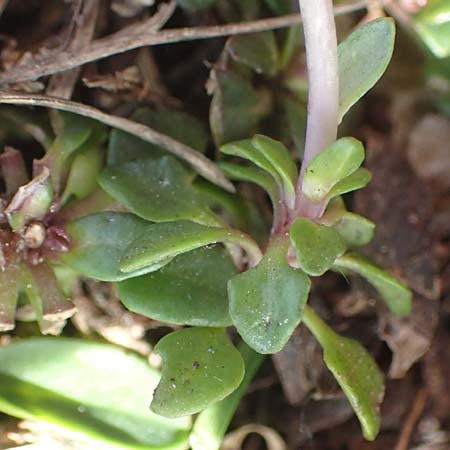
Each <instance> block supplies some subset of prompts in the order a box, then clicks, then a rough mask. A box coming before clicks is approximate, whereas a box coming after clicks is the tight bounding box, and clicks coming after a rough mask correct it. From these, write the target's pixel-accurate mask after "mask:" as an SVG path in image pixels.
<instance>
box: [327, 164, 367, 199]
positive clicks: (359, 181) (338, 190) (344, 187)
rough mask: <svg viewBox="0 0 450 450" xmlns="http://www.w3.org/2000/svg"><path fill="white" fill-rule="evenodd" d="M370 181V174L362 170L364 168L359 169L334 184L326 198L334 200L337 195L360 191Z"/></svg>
mask: <svg viewBox="0 0 450 450" xmlns="http://www.w3.org/2000/svg"><path fill="white" fill-rule="evenodd" d="M371 179H372V175H371V173H370V172H369V171H368V170H367V169H364V167H360V168H359V169H357V170H356V171H355V172H353V173H352V174H351V175H349V176H348V177H345V178H344V179H343V180H341V181H339V183H337V184H335V185H334V187H333V188H332V189H331V191H330V192H329V194H328V198H334V197H337V196H338V195H343V194H347V193H348V192H352V191H356V190H358V189H361V188H363V187H365V186H367V185H368V184H369V182H370V180H371Z"/></svg>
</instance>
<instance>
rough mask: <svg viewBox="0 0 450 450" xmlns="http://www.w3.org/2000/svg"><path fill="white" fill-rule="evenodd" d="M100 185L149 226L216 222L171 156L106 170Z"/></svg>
mask: <svg viewBox="0 0 450 450" xmlns="http://www.w3.org/2000/svg"><path fill="white" fill-rule="evenodd" d="M99 183H100V186H101V187H102V188H103V189H104V190H105V191H106V192H107V193H108V194H109V195H111V196H112V197H114V198H115V199H116V200H117V201H119V202H120V203H121V204H122V205H124V206H126V207H127V208H128V209H129V210H130V211H131V212H133V213H135V214H137V215H138V216H139V217H142V218H143V219H146V220H150V221H152V222H168V221H173V220H183V219H185V220H193V221H194V222H199V223H209V222H212V223H215V222H216V221H217V219H215V217H214V215H213V213H212V212H211V210H210V209H209V208H208V204H207V203H206V202H205V201H204V199H203V197H202V196H201V195H200V194H199V193H198V192H197V191H196V190H195V188H194V187H193V186H192V180H191V175H190V173H189V172H188V171H187V170H186V169H185V168H184V167H183V166H182V165H181V164H180V163H179V162H178V161H177V160H176V159H175V158H173V157H171V156H164V157H162V158H158V159H139V160H136V161H130V162H127V163H125V164H122V165H118V166H113V167H109V168H107V169H106V170H105V171H103V173H102V174H101V176H100V178H99Z"/></svg>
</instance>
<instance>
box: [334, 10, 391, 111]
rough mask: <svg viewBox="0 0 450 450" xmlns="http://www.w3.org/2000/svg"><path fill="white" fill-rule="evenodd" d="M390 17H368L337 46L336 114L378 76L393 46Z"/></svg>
mask: <svg viewBox="0 0 450 450" xmlns="http://www.w3.org/2000/svg"><path fill="white" fill-rule="evenodd" d="M394 40H395V23H394V20H393V19H392V18H386V17H382V18H379V19H375V20H371V21H370V22H368V23H366V24H365V25H363V26H361V27H359V28H357V29H356V30H355V31H354V32H353V33H352V34H350V36H348V37H347V38H346V39H345V40H344V41H343V42H341V43H340V44H339V46H338V59H339V116H340V119H342V117H343V116H344V115H345V113H346V112H347V111H348V110H349V109H350V108H351V107H352V106H353V105H354V104H355V103H356V102H357V101H358V100H359V99H360V98H361V97H362V96H363V95H364V94H365V93H366V92H367V91H368V90H369V89H371V88H372V87H373V86H374V84H375V83H376V82H377V81H378V80H379V79H380V78H381V76H382V75H383V73H384V71H385V70H386V68H387V66H388V64H389V61H390V60H391V57H392V52H393V50H394Z"/></svg>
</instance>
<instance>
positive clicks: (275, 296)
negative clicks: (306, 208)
mask: <svg viewBox="0 0 450 450" xmlns="http://www.w3.org/2000/svg"><path fill="white" fill-rule="evenodd" d="M287 250H288V241H287V240H282V241H273V242H272V243H271V245H270V246H269V249H268V251H267V253H266V254H265V256H264V258H263V259H262V261H261V262H260V263H259V264H258V266H256V267H255V268H253V269H250V270H247V271H246V272H244V273H241V274H238V275H236V276H234V277H233V278H232V279H231V280H230V281H229V283H228V295H229V298H230V315H231V318H232V320H233V324H234V326H235V327H236V328H237V330H238V332H239V334H240V335H241V336H242V338H243V339H244V341H245V342H246V343H247V344H248V345H249V346H250V347H251V348H253V349H254V350H256V351H257V352H259V353H276V352H279V351H280V350H281V349H282V348H283V347H284V345H285V344H286V342H287V341H288V339H289V337H290V336H291V334H292V332H293V331H294V330H295V328H296V327H297V325H298V324H299V323H300V321H301V319H302V314H303V308H304V306H305V304H306V300H307V299H308V293H309V288H310V285H311V281H310V279H309V278H308V276H307V275H305V274H304V273H303V272H302V271H301V270H298V269H294V268H292V267H291V266H290V265H289V264H288V262H287Z"/></svg>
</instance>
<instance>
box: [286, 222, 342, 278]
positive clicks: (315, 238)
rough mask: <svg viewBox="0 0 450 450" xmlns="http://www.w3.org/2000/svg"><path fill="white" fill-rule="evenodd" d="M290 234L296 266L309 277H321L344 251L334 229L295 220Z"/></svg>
mask: <svg viewBox="0 0 450 450" xmlns="http://www.w3.org/2000/svg"><path fill="white" fill-rule="evenodd" d="M290 234H291V242H292V245H293V247H294V250H295V254H296V256H297V261H298V264H299V265H300V267H301V268H302V270H304V271H305V272H306V273H307V274H309V275H313V276H320V275H323V274H324V273H325V272H326V271H327V270H328V269H330V268H331V266H332V265H333V263H334V261H335V260H336V258H338V257H339V256H341V255H343V254H344V252H345V250H346V247H345V244H344V241H343V240H342V238H341V236H340V235H339V233H338V232H337V231H336V230H335V229H333V228H330V227H327V226H325V225H320V224H318V223H315V222H312V221H310V220H308V219H296V220H295V221H294V222H293V223H292V225H291V233H290Z"/></svg>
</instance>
